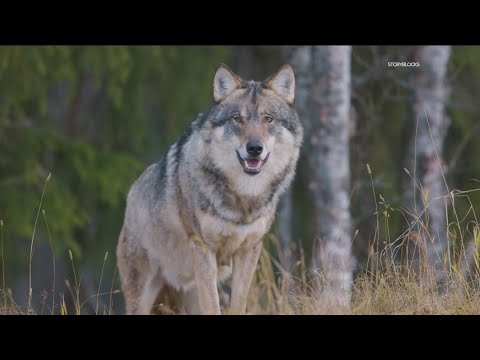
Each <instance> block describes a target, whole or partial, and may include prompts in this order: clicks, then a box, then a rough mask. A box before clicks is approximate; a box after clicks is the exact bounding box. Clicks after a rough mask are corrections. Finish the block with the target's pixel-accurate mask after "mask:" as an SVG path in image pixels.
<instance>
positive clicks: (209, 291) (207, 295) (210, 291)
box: [191, 242, 221, 315]
mask: <svg viewBox="0 0 480 360" xmlns="http://www.w3.org/2000/svg"><path fill="white" fill-rule="evenodd" d="M191 247H192V254H193V271H194V273H195V282H196V285H197V293H198V301H199V305H200V311H201V313H202V314H211V315H221V311H220V301H219V298H218V288H217V258H216V256H215V253H214V252H213V251H212V250H211V249H209V248H208V247H207V246H206V245H205V244H204V243H198V242H192V246H191Z"/></svg>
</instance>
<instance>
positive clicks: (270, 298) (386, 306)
mask: <svg viewBox="0 0 480 360" xmlns="http://www.w3.org/2000/svg"><path fill="white" fill-rule="evenodd" d="M367 171H368V174H369V176H370V180H371V184H372V193H373V196H374V199H375V212H374V213H373V214H372V221H373V222H374V224H375V233H374V237H373V239H372V242H371V243H370V245H369V253H368V259H367V262H366V265H364V266H363V267H362V268H361V269H360V271H359V274H358V276H357V278H356V279H355V281H354V284H353V289H352V293H351V296H350V298H351V301H350V303H349V305H348V306H343V305H341V304H339V302H338V301H335V299H332V298H328V297H325V296H323V294H322V293H323V292H324V290H325V289H324V287H323V284H324V282H323V274H321V273H317V274H312V273H311V271H310V270H309V268H308V265H307V264H308V263H309V261H308V259H305V256H304V255H303V254H304V252H303V251H302V250H303V249H300V255H299V258H298V259H294V260H296V262H294V264H293V268H292V269H286V268H284V266H283V265H282V264H281V263H280V261H279V260H278V259H282V258H283V256H282V255H283V254H282V252H281V251H282V250H281V246H280V242H279V241H278V239H277V238H276V237H275V236H273V235H268V236H267V237H266V238H265V240H264V241H265V242H267V243H269V244H271V245H273V247H274V251H273V252H272V253H270V252H268V251H267V250H266V248H267V247H265V248H264V249H263V250H262V253H261V256H260V260H259V263H258V267H257V272H256V274H255V279H254V281H253V284H252V287H251V290H250V293H249V297H248V305H247V310H248V313H251V314H480V286H479V280H478V279H479V274H480V254H479V248H480V223H479V222H478V218H477V215H476V213H475V209H474V206H473V204H472V202H471V201H470V198H469V194H470V193H472V192H475V191H480V189H474V190H469V191H460V190H453V191H451V192H449V193H448V194H447V195H445V196H444V197H443V199H444V200H445V207H446V208H447V201H448V202H449V204H450V205H449V206H451V210H450V214H451V216H450V217H448V214H449V213H448V212H446V213H447V225H446V227H447V228H446V231H447V232H448V241H449V242H450V243H449V251H447V252H446V253H445V254H443V257H444V262H443V264H444V269H443V271H444V274H445V276H444V284H443V288H444V289H445V290H444V291H443V292H440V291H439V288H438V283H437V282H436V281H435V279H436V275H435V273H434V272H435V271H434V269H432V268H431V267H430V266H429V262H428V259H425V258H420V259H421V260H420V264H418V265H415V264H413V263H412V262H411V261H409V259H410V255H411V254H408V249H409V244H411V243H412V242H414V244H415V248H416V249H417V250H418V251H422V248H423V247H424V244H425V243H426V242H427V241H431V239H432V236H431V235H432V234H429V233H428V223H427V222H428V209H429V206H430V205H431V202H430V203H428V202H427V201H426V199H427V198H428V197H427V196H426V194H425V193H424V191H423V190H422V188H421V186H420V185H419V184H415V185H416V186H418V189H420V190H421V192H420V194H421V196H422V198H423V199H424V208H423V209H417V211H418V212H415V211H414V210H413V211H409V210H407V209H398V208H394V207H392V206H391V205H389V204H388V201H387V200H386V199H384V198H383V196H382V195H380V194H377V193H376V192H375V188H374V185H373V184H374V183H373V179H372V170H371V168H370V166H368V165H367ZM407 174H408V171H407ZM49 178H50V177H49ZM49 178H47V181H46V183H45V187H44V189H43V192H42V197H41V200H40V206H39V210H38V213H37V218H36V220H35V225H34V230H33V234H32V239H31V246H30V258H29V259H30V262H29V297H28V306H27V307H26V308H25V307H22V306H19V305H18V304H16V303H15V301H14V297H13V296H12V293H11V291H10V290H9V289H7V288H6V283H5V264H4V256H3V245H4V231H3V230H4V229H3V228H4V223H3V221H2V220H0V240H1V263H2V289H1V295H2V296H1V297H0V300H1V302H2V304H1V305H2V306H1V307H0V313H4V314H25V313H27V314H29V313H32V312H33V306H32V258H33V255H34V252H33V249H34V238H35V230H36V227H37V222H38V216H39V213H40V209H41V206H42V201H43V196H44V194H45V189H46V184H47V183H48V180H49ZM377 196H378V199H377ZM460 200H461V201H467V203H468V204H469V208H468V210H467V212H466V214H463V215H460V214H459V213H458V211H457V209H456V204H457V202H458V201H460ZM42 214H43V217H44V223H45V227H46V229H47V234H48V237H49V243H50V246H51V248H52V254H53V255H55V252H54V248H53V244H52V234H51V233H50V228H49V226H48V222H47V217H46V213H45V211H44V210H42ZM390 214H395V216H400V217H401V218H403V219H404V226H403V228H404V229H405V230H404V231H403V232H402V233H401V234H399V235H398V236H395V234H392V233H391V230H390V227H389V221H390V220H389V218H390ZM424 215H427V216H424ZM412 219H413V220H412ZM416 229H421V230H422V231H416ZM382 230H383V231H382ZM469 234H470V235H469ZM357 235H358V230H357V231H355V234H354V235H353V239H352V241H353V240H354V239H355V237H356V236H357ZM292 253H293V252H292ZM273 254H275V256H274V255H273ZM68 255H69V259H70V263H71V267H72V274H73V281H74V283H73V286H72V285H71V283H70V281H69V280H68V279H66V280H65V283H66V285H67V289H68V291H69V293H70V294H69V295H70V296H69V300H68V301H67V296H66V295H68V294H56V293H55V291H56V290H55V263H54V266H53V274H52V291H51V293H52V302H51V309H50V314H53V313H55V311H54V309H58V311H59V313H60V314H82V313H86V312H90V313H94V314H112V313H113V307H114V301H113V295H114V294H118V293H119V292H120V291H119V290H118V289H115V286H114V283H115V276H116V267H115V269H114V272H113V275H112V280H111V287H110V291H108V292H104V293H101V285H102V281H103V278H104V276H106V275H108V274H104V269H105V263H106V261H107V259H108V252H107V253H105V257H104V260H103V264H102V268H101V275H100V279H99V282H98V289H97V291H96V293H94V294H88V295H84V296H83V297H82V296H81V291H80V290H81V274H78V273H77V270H76V267H75V261H74V256H73V253H72V252H71V250H69V251H68ZM472 279H473V280H472ZM36 290H39V291H42V292H43V293H45V294H46V293H47V292H46V291H45V290H43V289H36ZM102 296H105V297H107V296H108V299H109V300H108V306H105V308H104V309H103V310H102V309H100V308H99V298H101V297H102ZM221 298H226V299H228V294H227V293H225V294H221ZM55 299H57V300H58V303H56V302H55ZM91 301H93V305H92V303H91ZM68 302H71V303H73V309H72V307H69V306H68ZM87 304H88V305H89V310H87V309H86V308H85V307H86V305H87ZM49 306H50V305H49ZM92 309H93V310H92ZM41 312H42V313H43V308H42V311H41ZM225 312H228V309H225Z"/></svg>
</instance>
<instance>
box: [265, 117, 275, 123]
mask: <svg viewBox="0 0 480 360" xmlns="http://www.w3.org/2000/svg"><path fill="white" fill-rule="evenodd" d="M265 121H266V122H269V123H271V122H272V121H273V117H272V116H269V115H267V116H265Z"/></svg>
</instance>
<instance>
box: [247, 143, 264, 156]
mask: <svg viewBox="0 0 480 360" xmlns="http://www.w3.org/2000/svg"><path fill="white" fill-rule="evenodd" d="M262 151H263V144H262V143H261V142H260V140H257V139H254V140H250V141H249V142H248V143H247V152H248V153H249V154H250V155H252V156H258V155H260V154H261V153H262Z"/></svg>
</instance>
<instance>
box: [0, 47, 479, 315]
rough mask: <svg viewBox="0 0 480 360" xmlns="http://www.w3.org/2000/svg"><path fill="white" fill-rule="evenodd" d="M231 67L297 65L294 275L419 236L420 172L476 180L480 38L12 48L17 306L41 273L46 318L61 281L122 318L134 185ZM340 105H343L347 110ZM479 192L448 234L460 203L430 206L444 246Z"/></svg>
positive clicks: (5, 165)
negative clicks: (326, 259)
mask: <svg viewBox="0 0 480 360" xmlns="http://www.w3.org/2000/svg"><path fill="white" fill-rule="evenodd" d="M417 61H418V62H419V63H420V66H400V65H398V66H388V63H389V62H417ZM221 62H223V63H226V64H227V65H228V66H229V67H230V68H231V69H232V70H233V71H234V72H235V73H237V74H239V75H240V76H242V77H244V78H247V79H255V80H263V79H264V78H266V77H267V76H269V75H270V74H272V73H274V72H275V71H276V70H277V69H278V68H279V67H280V66H281V65H282V64H284V63H286V62H289V63H291V64H292V65H293V68H294V71H295V73H296V75H297V98H296V102H297V108H298V111H299V114H300V116H301V120H302V121H303V122H304V124H305V127H306V130H307V131H306V137H305V146H304V149H303V151H302V155H301V158H300V162H299V170H298V175H297V178H296V181H295V183H294V186H293V188H292V191H291V192H290V193H288V194H287V195H286V197H285V198H284V199H283V200H282V202H281V206H280V208H279V214H278V217H277V222H276V224H275V226H274V227H273V228H272V230H271V233H272V235H273V236H268V237H266V248H267V249H268V250H269V251H270V252H271V253H272V256H273V257H275V258H276V259H278V260H279V262H281V263H282V264H283V265H284V266H285V268H287V269H289V270H291V271H294V270H293V269H294V267H295V264H296V263H297V261H298V260H299V259H300V258H302V257H303V258H304V259H305V261H306V262H307V266H309V267H315V266H321V263H322V260H321V251H320V253H319V254H317V253H318V251H319V250H317V249H321V248H322V244H325V243H328V241H330V242H331V243H335V244H337V245H338V246H337V252H338V253H339V254H340V255H338V256H344V257H346V258H348V259H349V260H348V263H349V265H348V270H346V271H350V272H352V276H353V277H355V276H356V274H358V273H359V272H360V271H361V270H362V269H365V268H366V267H367V266H368V256H369V253H370V249H371V247H372V244H373V245H374V246H377V248H378V247H384V246H386V245H388V243H389V242H394V241H395V240H397V239H399V237H401V236H402V234H403V235H405V231H406V230H411V228H409V220H408V219H409V218H410V216H412V217H414V216H415V212H414V211H413V210H412V209H413V208H415V206H414V205H412V202H411V198H412V194H413V193H415V191H416V190H412V191H409V190H408V189H412V188H414V187H412V186H411V185H408V184H411V182H412V177H415V178H416V177H418V182H419V183H422V184H423V183H424V184H425V186H422V189H424V188H425V189H427V190H428V189H429V186H431V189H430V190H429V191H427V192H426V193H425V192H424V193H423V196H425V197H426V198H428V197H429V196H430V197H431V196H432V194H440V195H446V194H448V192H449V191H452V190H453V189H460V190H463V191H466V190H472V189H476V188H477V187H478V179H479V178H480V162H479V161H478V157H479V156H480V142H478V141H477V139H478V134H479V129H480V125H479V124H480V122H479V117H480V107H479V106H477V96H476V94H478V93H479V91H480V47H474V46H455V47H448V46H444V47H441V46H438V47H421V46H353V47H328V46H303V47H280V46H2V47H0V219H1V220H2V226H1V232H2V268H1V269H0V272H1V274H2V284H0V285H1V286H0V287H1V288H3V289H6V291H7V292H8V293H9V294H11V295H9V296H11V297H12V298H13V299H14V300H15V302H16V304H18V305H19V306H25V305H26V304H27V303H28V301H29V290H28V289H29V287H30V285H29V284H30V282H31V288H32V297H31V302H32V306H33V308H34V310H35V312H37V313H41V312H43V311H44V312H50V308H48V304H51V302H52V300H51V297H52V286H54V288H55V293H56V294H57V295H56V296H58V301H60V294H64V300H63V301H64V302H65V306H66V307H74V306H75V305H74V303H75V301H74V298H81V303H82V304H83V306H82V309H81V312H82V313H94V312H95V308H100V309H103V308H111V309H112V312H113V313H121V312H123V300H122V296H121V294H120V293H118V292H116V293H114V294H112V291H114V290H118V289H120V287H119V280H118V273H117V272H116V269H115V267H116V259H115V246H116V242H117V239H118V234H119V231H120V228H121V225H122V222H123V214H124V208H125V199H126V194H127V192H128V189H129V186H130V185H131V184H132V182H133V181H134V180H135V178H136V177H138V176H139V175H140V174H141V172H142V171H143V170H144V169H145V167H146V166H147V165H149V164H150V163H152V162H155V161H157V160H159V159H160V157H161V155H162V153H163V152H164V151H165V150H166V149H167V147H168V146H169V145H170V144H171V143H172V142H173V141H174V140H175V139H176V138H177V137H178V136H180V135H181V133H182V132H183V131H184V130H185V129H186V127H187V125H188V124H189V122H190V121H191V120H192V119H193V118H194V116H195V114H196V113H198V112H200V111H202V110H204V109H206V108H207V106H208V105H209V104H210V102H211V101H212V82H213V75H214V72H215V69H216V66H217V65H218V64H219V63H221ZM337 84H340V85H339V86H337ZM342 84H343V85H342ZM422 88H423V90H422ZM337 100H338V101H337ZM340 105H341V108H342V109H346V111H345V110H341V109H340V111H338V112H337V111H335V109H334V108H335V107H336V106H340ZM424 106H427V107H428V106H431V114H430V113H429V114H428V115H429V120H430V123H428V124H427V123H425V124H427V125H429V126H428V127H425V126H424V125H422V123H421V120H422V119H423V118H424V115H423V114H424V110H423V109H424ZM342 111H343V112H342ZM325 114H326V115H325ZM330 115H331V116H330ZM412 134H415V137H413V135H412ZM422 136H423V138H422ZM412 139H414V140H412ZM415 139H417V140H418V142H417V141H416V140H415ZM422 139H423V140H422ZM431 140H434V141H433V142H432V141H431ZM422 141H423V142H422ZM431 144H435V145H436V147H432V146H431ZM412 149H414V151H413V152H412ZM432 149H433V150H434V152H432ZM332 153H334V155H331V154H332ZM329 154H330V155H329ZM415 154H417V155H418V158H417V157H416V156H415ZM412 161H413V163H412ZM344 162H345V164H346V166H343V165H342V164H343V163H344ZM367 164H368V165H369V168H367ZM412 164H413V165H412ZM418 166H420V167H421V169H419V170H417V171H413V169H412V167H413V168H415V169H416V167H418ZM339 167H341V169H339ZM405 168H407V170H409V171H406V170H405ZM422 169H423V170H422ZM50 173H51V178H50V179H49V181H48V183H47V177H48V175H49V174H50ZM329 174H331V176H330V175H329ZM329 176H330V177H329ZM422 176H423V177H422ZM443 176H445V181H446V182H447V184H448V188H443V187H442V186H444V181H443ZM438 179H440V181H441V185H440V187H442V189H441V190H439V188H438V186H437V185H438ZM406 184H407V185H406ZM45 186H46V187H45ZM44 188H45V191H44ZM372 188H373V189H374V191H375V194H374V192H373V191H372ZM43 191H44V196H43V199H42V192H43ZM439 191H440V193H439ZM420 193H422V192H420ZM417 196H418V197H419V198H421V197H422V195H421V194H420V195H417ZM479 200H480V199H479V195H478V194H477V193H476V192H471V193H469V198H468V199H467V198H463V197H459V198H457V200H456V202H455V204H454V210H455V211H454V213H455V217H457V218H458V223H460V222H461V223H462V224H464V225H465V226H461V227H458V229H456V230H454V229H451V231H447V230H445V229H448V219H449V218H450V214H453V208H452V206H451V204H450V203H449V204H446V200H445V201H442V203H441V205H440V208H439V210H436V211H434V210H432V211H431V214H430V215H429V216H430V218H429V219H428V220H427V226H430V225H431V226H437V228H435V229H433V232H436V234H437V236H436V239H437V241H436V242H435V241H433V242H434V243H435V244H439V243H440V245H441V247H442V246H443V248H442V249H443V250H445V248H448V249H450V248H451V247H452V246H460V247H462V246H466V244H467V242H468V241H470V240H471V239H472V236H473V235H472V234H473V233H474V227H475V226H474V225H472V226H469V222H470V221H474V220H476V219H475V216H474V210H475V209H476V208H477V207H478V204H479ZM413 201H414V202H415V201H418V200H417V199H414V200H413ZM337 207H338V208H337ZM420 207H421V206H420ZM408 209H410V210H411V211H409V210H408ZM438 213H440V214H439V215H435V214H438ZM442 213H443V215H442ZM435 216H436V217H435ZM452 216H453V215H452ZM339 218H340V219H341V221H340V220H339V222H341V224H339V223H337V222H336V220H338V219H339ZM322 219H323V220H322ZM435 221H437V222H438V224H440V225H438V224H437V225H435ZM443 223H445V225H443ZM35 224H36V226H35ZM472 224H473V223H472ZM335 226H337V227H340V230H339V229H335ZM34 228H35V230H34ZM439 229H444V230H445V231H443V230H439ZM418 232H419V231H418ZM418 232H417V233H418ZM410 233H411V231H410V232H409V233H408V234H410ZM332 234H339V235H335V236H334V235H332ZM342 234H343V235H342ZM408 234H407V235H408ZM33 235H34V239H33V247H32V236H33ZM409 236H410V235H409ZM329 237H330V238H329ZM452 237H454V238H455V239H456V240H458V241H457V243H456V244H454V245H452V243H451V242H449V241H450V240H452ZM443 238H444V239H443ZM375 241H376V242H377V243H376V244H375ZM442 244H443V245H442ZM445 244H446V245H445ZM31 247H32V249H33V252H31ZM107 253H108V255H107ZM70 254H71V255H70ZM31 255H32V256H31ZM53 255H54V256H53ZM399 256H400V255H399ZM400 257H401V256H400ZM72 262H73V266H72ZM315 264H316V265H315ZM434 266H436V265H435V263H434ZM30 274H31V279H30ZM53 274H55V277H54V276H53ZM53 284H54V285H53ZM75 284H77V285H78V284H80V286H75ZM78 287H79V288H80V289H78ZM97 293H99V294H103V293H105V294H106V295H102V296H99V297H97V296H96V295H97ZM98 302H99V303H98ZM59 309H60V307H58V308H56V309H55V312H58V311H60V310H59ZM71 312H74V311H71Z"/></svg>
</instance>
